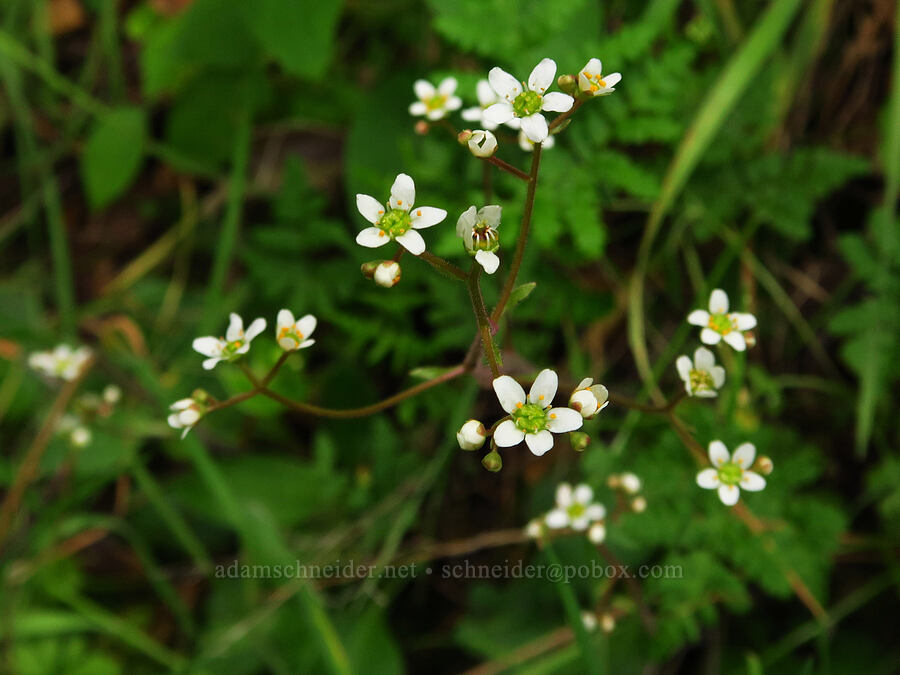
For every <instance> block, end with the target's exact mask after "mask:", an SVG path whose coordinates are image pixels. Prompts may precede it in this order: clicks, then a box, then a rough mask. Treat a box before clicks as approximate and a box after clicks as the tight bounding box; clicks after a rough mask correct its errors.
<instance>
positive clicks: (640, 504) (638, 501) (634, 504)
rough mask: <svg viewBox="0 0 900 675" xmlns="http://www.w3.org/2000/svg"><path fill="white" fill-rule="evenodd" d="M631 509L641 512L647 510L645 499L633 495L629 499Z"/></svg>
mask: <svg viewBox="0 0 900 675" xmlns="http://www.w3.org/2000/svg"><path fill="white" fill-rule="evenodd" d="M631 510H632V511H634V512H635V513H643V512H644V511H646V510H647V500H646V499H644V498H643V497H635V498H634V499H632V500H631Z"/></svg>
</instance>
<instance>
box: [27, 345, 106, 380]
mask: <svg viewBox="0 0 900 675" xmlns="http://www.w3.org/2000/svg"><path fill="white" fill-rule="evenodd" d="M90 358H91V350H90V349H88V348H87V347H78V348H77V349H72V348H71V347H70V346H69V345H64V344H63V345H56V347H54V348H53V350H52V351H49V352H34V353H33V354H31V355H30V356H29V357H28V365H29V366H31V367H32V368H34V369H35V370H37V371H40V372H41V373H43V374H44V375H47V376H49V377H59V378H61V379H63V380H66V381H71V380H74V379H75V378H76V377H78V375H79V374H80V373H81V369H82V368H83V367H84V364H85V362H86V361H87V360H88V359H90Z"/></svg>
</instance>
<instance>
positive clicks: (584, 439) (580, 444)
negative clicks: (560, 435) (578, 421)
mask: <svg viewBox="0 0 900 675" xmlns="http://www.w3.org/2000/svg"><path fill="white" fill-rule="evenodd" d="M569 442H570V443H571V444H572V449H573V450H575V452H583V451H584V450H585V448H587V446H588V445H590V443H591V437H590V436H588V435H587V434H586V433H584V432H583V431H570V432H569Z"/></svg>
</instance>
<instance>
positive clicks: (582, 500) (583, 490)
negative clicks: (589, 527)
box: [573, 483, 594, 506]
mask: <svg viewBox="0 0 900 675" xmlns="http://www.w3.org/2000/svg"><path fill="white" fill-rule="evenodd" d="M573 496H574V497H575V501H576V502H578V503H579V504H584V505H585V506H587V505H588V504H590V503H591V500H592V499H593V498H594V491H593V490H592V489H591V486H590V485H585V484H584V483H582V484H581V485H579V486H578V487H576V488H575V493H574V495H573Z"/></svg>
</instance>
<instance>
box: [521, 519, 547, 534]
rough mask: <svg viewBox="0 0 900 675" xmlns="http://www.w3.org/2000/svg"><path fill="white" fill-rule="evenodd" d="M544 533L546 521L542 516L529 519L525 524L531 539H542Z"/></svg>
mask: <svg viewBox="0 0 900 675" xmlns="http://www.w3.org/2000/svg"><path fill="white" fill-rule="evenodd" d="M543 534H544V523H543V521H542V520H541V519H540V518H535V519H533V520H530V521H528V525H526V526H525V536H526V537H528V538H529V539H540V538H541V536H542V535H543Z"/></svg>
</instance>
